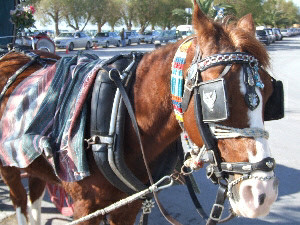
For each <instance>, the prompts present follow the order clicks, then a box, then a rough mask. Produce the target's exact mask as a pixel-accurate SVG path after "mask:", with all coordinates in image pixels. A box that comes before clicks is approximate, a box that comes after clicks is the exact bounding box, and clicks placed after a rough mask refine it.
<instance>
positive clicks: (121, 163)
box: [90, 55, 180, 194]
mask: <svg viewBox="0 0 300 225" xmlns="http://www.w3.org/2000/svg"><path fill="white" fill-rule="evenodd" d="M140 56H141V55H137V56H136V61H137V63H136V65H135V66H134V67H133V68H132V70H131V71H130V73H131V74H132V75H133V76H130V77H132V78H131V80H129V81H128V86H127V87H126V88H127V89H130V87H131V83H133V82H132V81H133V80H134V79H135V78H134V77H135V70H136V67H137V64H138V62H139V61H140V59H141V58H142V57H140ZM131 62H132V57H130V55H125V56H122V57H119V58H118V59H117V60H116V61H115V62H114V64H113V65H109V66H108V65H107V64H104V66H103V69H102V70H100V71H99V72H98V75H97V78H96V80H95V84H94V87H93V93H92V100H91V121H90V135H91V137H93V136H98V140H97V141H95V142H96V143H93V144H92V151H93V156H94V159H95V162H96V164H97V166H98V168H99V170H100V171H101V173H102V174H103V175H104V176H105V178H106V179H107V180H108V181H109V182H110V183H111V184H112V185H113V186H115V187H116V188H118V189H120V190H121V191H123V192H125V193H127V194H134V193H135V190H134V189H132V187H130V186H128V183H131V184H134V186H135V187H136V188H135V189H144V188H146V187H147V186H146V185H145V186H144V184H143V183H141V181H139V180H137V178H136V177H135V175H134V174H132V172H131V171H130V170H129V168H128V167H127V165H126V163H125V160H124V155H125V152H124V146H123V145H124V143H123V142H124V131H125V130H124V125H125V118H126V116H127V111H126V109H125V106H124V102H123V101H121V102H120V104H119V106H118V108H119V110H118V116H117V120H116V128H115V134H114V135H112V137H110V136H109V131H110V121H111V114H112V108H113V105H114V98H115V94H116V91H117V87H116V85H115V83H114V82H113V81H112V80H111V79H110V77H109V71H111V69H112V68H114V69H117V70H118V71H120V72H121V73H122V71H124V69H125V68H126V67H127V66H128V65H129V64H130V63H131ZM102 139H103V140H104V141H105V140H109V141H112V145H113V156H112V155H110V153H109V150H108V141H107V143H102V142H101V140H102ZM178 141H180V138H179V140H176V141H175V142H174V143H172V144H170V145H169V146H168V147H167V148H166V149H165V150H164V154H163V156H161V157H160V158H159V159H158V161H157V162H154V165H156V166H155V169H154V174H153V178H154V180H155V181H156V180H159V179H160V178H161V177H162V176H165V175H166V174H169V173H171V172H172V171H173V169H174V167H175V165H176V162H177V161H178V155H179V151H180V149H179V148H180V143H179V142H178ZM110 144H111V142H110ZM112 158H113V159H112ZM112 160H113V161H114V163H115V166H116V167H117V170H118V171H119V173H120V174H122V176H123V179H126V180H127V181H128V183H126V182H125V183H124V182H123V180H122V179H120V177H119V175H118V174H116V173H115V170H116V168H112V167H111V161H112Z"/></svg>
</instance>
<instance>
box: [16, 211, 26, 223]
mask: <svg viewBox="0 0 300 225" xmlns="http://www.w3.org/2000/svg"><path fill="white" fill-rule="evenodd" d="M16 214H17V220H18V225H27V221H26V217H25V215H24V214H23V213H22V212H21V207H18V208H16Z"/></svg>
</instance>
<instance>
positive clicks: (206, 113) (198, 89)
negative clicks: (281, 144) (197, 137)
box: [171, 39, 275, 224]
mask: <svg viewBox="0 0 300 225" xmlns="http://www.w3.org/2000/svg"><path fill="white" fill-rule="evenodd" d="M191 43H192V41H191V39H188V40H186V41H185V42H183V43H182V44H181V46H180V47H179V48H178V50H177V52H176V54H175V57H174V60H173V63H172V76H171V93H172V103H173V107H174V112H175V115H176V119H177V120H178V122H179V124H180V126H181V128H182V129H183V131H184V132H185V130H184V123H183V122H184V121H183V113H184V112H185V111H186V110H187V108H188V105H189V101H190V98H191V94H192V93H193V94H194V107H195V117H196V121H197V126H198V130H199V132H200V134H201V137H202V139H203V142H204V146H203V147H202V148H201V149H200V148H199V147H198V146H196V145H195V144H193V143H192V142H191V140H190V139H189V138H188V136H187V135H186V136H185V139H186V141H187V143H190V145H189V148H190V152H189V154H190V155H189V156H188V160H186V161H185V163H184V166H185V170H188V169H192V170H193V169H199V167H201V166H203V163H209V165H208V166H207V167H206V169H207V176H208V178H209V179H210V180H211V181H212V182H213V183H215V184H219V191H218V194H217V198H216V202H215V204H214V206H213V208H212V211H211V215H210V218H209V220H208V221H210V223H209V224H215V223H217V222H218V221H219V220H220V218H221V214H222V211H223V208H224V207H223V204H224V201H225V198H226V197H230V198H232V197H233V194H232V187H233V186H235V185H237V184H238V183H239V182H241V181H243V180H245V179H259V180H269V179H272V178H273V176H267V177H255V176H253V175H251V174H252V173H253V172H254V171H265V172H270V171H273V170H274V168H275V160H274V159H273V158H270V157H268V158H265V159H263V160H261V161H260V162H257V163H250V162H235V163H227V162H223V161H222V158H221V156H220V151H219V149H218V146H217V140H218V139H224V138H238V137H246V138H265V139H267V138H268V137H269V134H268V132H267V131H266V130H264V129H260V128H243V129H238V128H233V127H227V126H223V125H220V124H217V123H216V122H220V121H224V120H227V119H228V116H229V110H228V105H227V96H226V94H227V93H226V84H225V80H224V78H223V77H224V76H225V75H226V74H227V73H228V72H229V71H230V69H231V67H232V65H233V64H240V65H242V69H243V82H244V84H245V86H246V93H245V96H244V98H245V103H246V104H247V106H248V108H249V109H250V110H254V109H256V108H257V106H258V105H259V104H260V100H259V97H258V94H257V93H256V89H257V88H260V89H263V88H264V85H263V83H262V81H261V80H260V76H259V73H258V69H259V63H258V60H257V59H256V58H255V57H254V56H252V55H250V54H248V53H245V52H231V53H222V54H216V55H212V56H208V57H206V58H204V59H201V54H200V49H199V47H198V46H197V49H196V54H195V56H194V59H193V61H192V63H191V66H190V67H189V70H188V75H187V77H186V79H185V82H183V74H184V72H183V66H184V64H185V62H186V61H185V60H186V55H187V50H188V48H189V47H190V46H191ZM218 65H224V66H225V68H224V70H223V71H222V72H221V74H220V76H219V77H218V78H217V79H215V80H210V81H207V82H203V81H202V77H201V72H203V71H205V70H207V69H209V68H212V67H215V66H218ZM183 83H184V85H183ZM183 86H184V89H183ZM205 154H206V159H205V158H204V155H205ZM234 174H240V175H241V176H240V177H239V178H238V179H236V180H233V181H231V182H229V181H228V178H229V176H230V175H234ZM224 181H225V184H224Z"/></svg>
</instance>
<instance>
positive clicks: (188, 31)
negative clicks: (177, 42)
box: [176, 25, 194, 38]
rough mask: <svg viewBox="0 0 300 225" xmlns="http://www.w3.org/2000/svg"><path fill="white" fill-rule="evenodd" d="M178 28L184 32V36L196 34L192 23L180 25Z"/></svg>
mask: <svg viewBox="0 0 300 225" xmlns="http://www.w3.org/2000/svg"><path fill="white" fill-rule="evenodd" d="M176 30H178V31H179V32H180V33H181V34H182V38H186V37H187V36H190V35H192V34H194V29H193V26H192V25H179V26H178V27H177V28H176Z"/></svg>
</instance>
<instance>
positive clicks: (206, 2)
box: [196, 0, 214, 14]
mask: <svg viewBox="0 0 300 225" xmlns="http://www.w3.org/2000/svg"><path fill="white" fill-rule="evenodd" d="M196 2H197V4H198V5H199V7H200V9H201V10H202V11H203V12H204V13H205V14H208V13H209V11H211V10H212V5H213V3H214V0H196Z"/></svg>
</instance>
